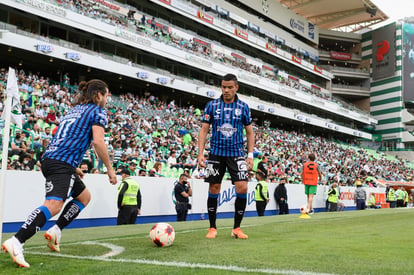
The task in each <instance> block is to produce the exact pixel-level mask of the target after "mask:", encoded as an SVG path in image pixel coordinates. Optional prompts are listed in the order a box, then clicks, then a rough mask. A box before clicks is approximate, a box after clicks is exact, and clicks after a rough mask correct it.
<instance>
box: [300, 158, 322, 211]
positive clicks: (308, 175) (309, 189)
mask: <svg viewBox="0 0 414 275" xmlns="http://www.w3.org/2000/svg"><path fill="white" fill-rule="evenodd" d="M318 180H319V181H320V180H322V172H321V171H320V170H319V166H318V164H317V163H316V162H315V154H312V153H311V154H309V161H308V162H306V163H305V164H304V165H303V169H302V182H303V184H304V185H305V194H306V196H307V202H308V209H309V214H313V206H312V202H313V197H314V196H315V195H316V189H317V186H318Z"/></svg>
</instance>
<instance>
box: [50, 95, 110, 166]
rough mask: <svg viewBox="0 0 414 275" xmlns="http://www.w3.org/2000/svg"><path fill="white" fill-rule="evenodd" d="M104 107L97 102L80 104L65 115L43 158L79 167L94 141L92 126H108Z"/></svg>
mask: <svg viewBox="0 0 414 275" xmlns="http://www.w3.org/2000/svg"><path fill="white" fill-rule="evenodd" d="M107 124H108V117H107V114H106V111H105V109H104V108H102V107H99V106H97V105H95V104H92V103H90V104H80V105H77V106H75V107H74V108H73V109H72V110H70V111H69V113H68V114H67V115H65V116H64V117H63V118H62V119H61V121H60V124H59V127H58V130H57V132H56V135H55V136H54V137H53V138H52V140H51V142H50V144H49V146H48V147H47V149H46V151H45V153H44V155H43V157H42V159H54V160H59V161H63V162H66V163H68V164H70V165H72V166H73V167H77V166H78V165H79V163H80V162H81V161H82V158H83V155H84V154H85V152H86V150H87V149H88V148H89V146H90V145H91V142H92V137H93V136H92V126H93V125H99V126H102V127H106V125H107Z"/></svg>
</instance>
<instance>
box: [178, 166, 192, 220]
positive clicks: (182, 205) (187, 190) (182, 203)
mask: <svg viewBox="0 0 414 275" xmlns="http://www.w3.org/2000/svg"><path fill="white" fill-rule="evenodd" d="M187 179H188V177H187V175H186V174H181V175H180V177H179V179H178V182H177V183H176V185H175V187H174V195H175V211H177V222H181V221H185V220H187V213H188V209H190V208H191V204H190V203H189V202H190V201H189V199H188V198H189V197H191V196H192V195H193V190H191V186H190V185H189V184H188V182H187Z"/></svg>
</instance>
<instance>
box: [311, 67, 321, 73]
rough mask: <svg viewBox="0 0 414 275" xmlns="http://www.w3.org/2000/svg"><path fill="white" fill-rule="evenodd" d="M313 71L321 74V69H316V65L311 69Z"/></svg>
mask: <svg viewBox="0 0 414 275" xmlns="http://www.w3.org/2000/svg"><path fill="white" fill-rule="evenodd" d="M313 69H314V71H315V72H318V73H320V74H321V73H322V69H321V68H319V67H318V66H316V65H315V66H314V68H313Z"/></svg>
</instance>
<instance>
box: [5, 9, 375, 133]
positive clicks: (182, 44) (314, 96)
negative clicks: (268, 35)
mask: <svg viewBox="0 0 414 275" xmlns="http://www.w3.org/2000/svg"><path fill="white" fill-rule="evenodd" d="M30 3H33V2H30ZM42 4H43V6H42V7H43V10H50V9H52V8H56V9H60V8H58V7H55V6H51V5H50V4H48V3H47V2H42ZM27 5H28V4H27V3H25V4H23V5H22V6H25V10H26V11H27V12H29V11H30V10H31V9H30V8H33V9H34V10H33V11H32V12H37V13H39V9H40V10H42V8H39V7H38V6H35V5H32V6H30V8H27ZM45 7H48V8H45ZM73 8H74V7H73V6H71V9H73ZM75 10H77V11H78V12H77V14H79V9H78V8H76V7H75ZM85 10H86V11H88V12H82V15H83V16H84V15H88V16H89V17H92V18H95V19H100V21H101V23H103V24H104V25H106V26H104V25H100V24H97V23H92V24H91V22H90V21H88V19H87V18H82V20H80V18H79V17H76V16H74V14H73V15H72V14H71V11H68V10H64V9H61V10H59V12H63V11H64V12H65V14H66V15H65V16H64V17H66V18H67V19H69V21H72V22H71V23H72V24H73V23H74V21H76V23H78V24H81V26H82V29H83V30H85V31H87V32H94V31H95V33H96V30H97V29H99V30H100V31H101V32H102V34H104V35H103V36H104V37H109V38H111V39H113V40H117V41H121V42H124V43H126V44H129V45H131V46H132V45H133V44H131V41H132V42H136V43H134V44H135V45H133V46H135V47H137V48H141V49H143V50H146V51H148V50H149V48H151V50H152V49H154V51H152V52H153V53H154V54H159V55H160V56H167V57H169V58H171V59H175V60H176V61H179V62H182V63H183V64H187V65H190V66H191V65H192V66H197V68H199V69H204V70H205V71H212V70H211V69H212V68H213V69H216V70H213V71H212V72H216V73H217V74H218V75H223V74H225V73H227V72H229V67H228V66H229V65H230V66H231V67H232V68H233V69H234V72H235V74H236V75H238V76H239V78H240V81H241V82H244V83H246V84H248V85H251V86H253V87H258V88H261V89H263V90H265V91H268V92H271V93H273V94H278V95H281V96H284V97H287V98H290V99H293V100H295V101H298V103H299V102H300V104H309V105H312V106H316V107H318V108H320V109H321V110H325V111H331V112H332V113H334V114H337V115H343V116H344V117H347V118H349V119H351V120H357V121H361V122H362V123H365V124H368V125H369V124H372V123H375V120H373V119H372V118H371V117H369V116H368V115H367V114H365V113H361V112H359V110H358V109H356V108H352V107H351V108H350V106H346V105H344V104H343V103H342V102H340V101H338V100H337V99H336V98H334V97H332V96H330V95H329V94H328V93H325V92H322V91H320V88H319V87H317V86H316V85H312V84H311V83H307V82H306V81H303V80H300V79H299V78H297V77H296V76H292V75H288V74H286V73H283V72H282V71H279V72H278V74H277V75H276V74H275V71H274V70H267V69H265V68H266V67H268V66H266V65H269V64H266V65H265V64H258V63H257V62H258V61H257V59H253V58H250V57H249V58H248V59H247V58H245V59H244V60H243V61H239V62H237V61H235V60H234V56H237V53H236V52H235V51H233V52H230V51H231V49H226V48H224V47H217V48H218V49H221V50H222V51H221V52H218V51H214V50H211V49H210V50H207V47H205V46H203V45H202V44H201V43H197V42H196V41H201V42H203V40H202V39H204V40H206V39H205V38H203V37H199V38H196V37H194V36H191V37H192V38H190V39H188V35H187V37H186V38H187V39H186V38H184V37H180V36H178V35H177V33H179V34H181V35H184V36H185V32H184V31H183V30H182V29H179V28H178V27H169V28H170V29H172V30H176V32H169V33H167V34H163V32H162V31H159V32H158V31H154V30H153V31H150V30H149V29H151V30H152V28H148V26H147V24H151V21H150V20H149V21H147V22H145V23H144V24H141V25H139V28H137V30H135V27H134V30H132V29H131V30H127V27H126V26H128V24H129V23H128V22H129V21H131V20H129V21H128V20H127V23H125V22H124V23H121V21H120V20H121V18H119V19H117V18H115V17H113V16H110V17H108V16H107V15H105V16H101V15H102V14H106V13H104V12H101V13H100V12H99V11H97V10H95V9H94V12H90V11H89V10H88V8H85ZM49 17H50V16H49ZM72 17H73V18H72ZM109 18H110V19H109ZM56 21H61V23H63V24H68V23H67V21H66V20H63V19H62V18H59V19H56ZM64 21H66V22H64ZM136 23H137V22H136V20H135V19H134V20H133V24H134V26H135V24H136ZM108 24H109V25H110V26H111V27H112V28H110V29H108V26H107V25H108ZM91 25H94V28H90V27H91ZM88 27H89V28H88ZM175 28H176V29H175ZM160 29H161V30H163V29H164V28H163V27H161V28H160ZM114 33H115V35H114ZM120 38H123V39H125V40H124V41H122V40H121V39H120ZM148 39H151V40H153V41H154V40H155V41H157V42H161V43H164V45H160V44H156V43H155V42H150V41H149V40H148ZM190 40H192V42H191V41H190ZM45 42H52V43H56V42H58V41H54V40H52V39H50V40H48V41H45ZM151 43H152V44H153V45H151ZM190 43H191V44H190ZM59 44H61V45H64V46H68V47H71V48H75V47H76V50H79V51H83V52H84V50H83V49H82V48H80V47H78V45H74V44H72V43H71V44H69V43H68V42H67V41H59ZM208 44H210V43H208ZM9 45H12V44H9ZM166 45H168V46H173V47H174V49H171V50H170V49H169V48H168V47H166ZM190 45H191V46H190ZM12 46H15V47H21V45H12ZM146 46H149V47H146ZM177 49H178V50H180V51H186V52H189V53H191V55H190V54H189V55H185V56H184V58H181V59H180V58H177V57H178V56H182V54H181V53H178V54H177V55H175V56H174V54H173V53H174V51H175V50H177ZM200 49H201V50H200ZM87 52H88V53H91V52H90V51H87ZM47 54H49V55H51V53H47ZM232 54H233V55H232ZM93 55H95V56H96V53H93ZM101 56H102V57H104V58H107V57H108V56H106V55H101ZM229 56H232V57H233V59H232V58H229ZM57 57H58V58H61V57H59V56H57ZM113 59H115V60H118V61H121V62H125V63H127V61H126V60H125V59H122V58H119V57H113ZM249 62H250V63H249ZM79 63H82V62H79ZM93 63H95V64H96V62H93ZM98 63H99V62H98ZM217 63H219V64H220V63H221V64H223V63H224V64H225V65H226V66H225V67H223V66H219V64H217ZM251 63H254V64H251ZM85 65H90V64H85ZM131 65H135V64H131ZM141 68H142V67H141ZM268 68H269V67H268ZM144 69H145V70H148V68H144ZM243 71H245V72H243ZM114 72H115V71H114ZM116 72H119V73H120V74H124V75H125V73H123V72H122V71H116ZM139 73H140V72H134V73H133V74H132V75H133V76H132V77H137V76H138V74H139ZM163 74H165V72H163ZM141 75H142V76H145V72H143V74H141ZM169 75H170V76H171V78H170V81H171V80H172V79H177V78H179V77H176V76H174V75H171V74H169ZM156 82H158V83H159V78H158V80H157V81H156ZM164 84H166V83H164ZM261 84H262V85H261ZM275 84H276V85H275ZM204 86H205V85H204ZM289 86H290V87H292V88H289ZM198 89H199V87H197V90H198ZM208 89H211V87H209V88H208ZM206 93H207V95H208V93H209V91H207V92H206ZM215 94H217V93H215ZM310 94H311V95H310ZM211 95H212V94H211V92H210V95H208V96H211ZM254 105H256V106H257V108H256V109H258V110H259V111H268V112H269V113H273V112H274V110H275V109H277V108H279V107H280V106H278V105H273V104H271V105H270V107H268V108H266V105H269V104H266V103H265V104H264V105H263V104H260V103H257V104H254ZM272 105H273V106H272ZM272 111H273V112H272ZM275 114H277V113H275ZM303 115H304V116H301V115H300V114H299V115H298V112H297V111H295V112H294V115H293V119H296V120H302V119H303V121H304V122H310V121H309V120H310V119H309V118H307V117H309V116H312V117H313V115H312V114H306V113H305V114H303ZM285 117H286V116H285ZM297 117H299V119H298V118H297ZM300 118H301V119H300ZM323 124H324V126H325V127H326V128H329V129H335V130H339V127H338V126H337V125H335V124H332V123H329V122H326V121H325V122H324V123H323ZM318 126H320V125H318ZM347 133H348V134H351V135H356V136H362V135H361V133H360V132H355V131H354V130H352V131H351V132H349V131H348V132H347ZM364 137H366V136H364Z"/></svg>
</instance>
